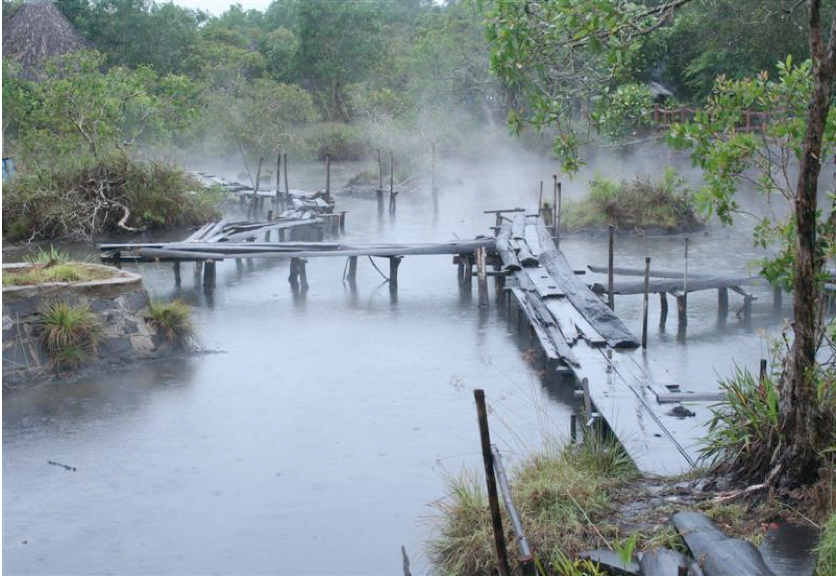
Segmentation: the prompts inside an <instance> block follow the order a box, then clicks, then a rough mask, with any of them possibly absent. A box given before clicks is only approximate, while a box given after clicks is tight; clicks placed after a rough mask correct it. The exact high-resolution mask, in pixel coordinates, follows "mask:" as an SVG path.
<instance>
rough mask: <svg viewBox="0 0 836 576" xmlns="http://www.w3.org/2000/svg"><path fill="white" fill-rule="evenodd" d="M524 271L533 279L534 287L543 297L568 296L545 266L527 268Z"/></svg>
mask: <svg viewBox="0 0 836 576" xmlns="http://www.w3.org/2000/svg"><path fill="white" fill-rule="evenodd" d="M523 273H524V274H525V275H526V276H527V277H528V279H529V280H531V283H532V284H533V285H534V289H535V290H536V291H537V294H539V295H540V297H541V298H562V297H563V296H566V294H564V293H563V291H562V290H560V288H558V287H557V283H555V281H554V279H553V278H552V277H551V276H550V275H549V273H548V271H547V270H546V269H545V268H540V267H539V266H538V267H537V268H525V269H524V270H523Z"/></svg>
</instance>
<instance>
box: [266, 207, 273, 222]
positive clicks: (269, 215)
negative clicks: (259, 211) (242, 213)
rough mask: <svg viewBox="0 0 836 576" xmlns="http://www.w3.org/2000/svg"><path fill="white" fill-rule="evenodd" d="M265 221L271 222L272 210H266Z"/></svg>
mask: <svg viewBox="0 0 836 576" xmlns="http://www.w3.org/2000/svg"><path fill="white" fill-rule="evenodd" d="M267 221H268V222H272V221H273V211H272V210H268V211H267Z"/></svg>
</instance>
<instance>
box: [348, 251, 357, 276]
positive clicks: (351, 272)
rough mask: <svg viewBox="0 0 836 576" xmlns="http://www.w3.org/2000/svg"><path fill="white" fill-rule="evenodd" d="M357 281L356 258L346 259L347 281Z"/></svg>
mask: <svg viewBox="0 0 836 576" xmlns="http://www.w3.org/2000/svg"><path fill="white" fill-rule="evenodd" d="M355 280H357V256H349V257H348V281H349V282H354V281H355Z"/></svg>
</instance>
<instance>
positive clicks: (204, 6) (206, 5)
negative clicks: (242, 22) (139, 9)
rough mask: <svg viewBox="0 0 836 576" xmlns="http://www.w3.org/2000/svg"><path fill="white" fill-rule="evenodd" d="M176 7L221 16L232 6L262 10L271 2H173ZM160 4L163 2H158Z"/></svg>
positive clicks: (269, 0)
mask: <svg viewBox="0 0 836 576" xmlns="http://www.w3.org/2000/svg"><path fill="white" fill-rule="evenodd" d="M173 1H174V3H175V4H177V5H178V6H184V7H186V8H195V9H200V10H205V11H206V12H209V13H211V14H214V15H216V16H217V15H219V14H223V13H224V12H226V10H227V8H229V7H230V6H231V5H232V4H240V5H241V7H242V8H244V10H251V9H255V10H261V11H262V12H264V10H266V9H267V7H268V6H269V5H270V3H271V2H272V0H241V1H240V2H231V1H229V0H173ZM158 3H160V4H162V3H163V2H158Z"/></svg>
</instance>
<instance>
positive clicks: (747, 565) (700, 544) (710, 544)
mask: <svg viewBox="0 0 836 576" xmlns="http://www.w3.org/2000/svg"><path fill="white" fill-rule="evenodd" d="M671 522H672V523H673V525H674V527H676V529H677V531H679V533H680V534H681V535H682V537H683V538H684V539H685V544H687V545H688V549H689V550H690V551H691V554H692V555H693V556H694V558H697V559H699V561H700V564H701V565H702V567H703V570H704V571H705V573H706V574H711V575H712V576H740V575H741V574H746V575H749V576H774V575H775V573H774V572H772V570H770V569H769V567H768V566H767V565H766V563H765V562H764V561H763V557H762V556H761V553H760V552H759V551H758V549H757V548H755V546H754V545H753V544H752V543H751V542H748V541H746V540H738V539H737V538H729V537H728V536H726V535H725V534H724V533H723V531H722V530H720V529H719V528H718V527H717V526H716V524H714V522H712V521H711V520H709V519H708V517H706V516H705V515H704V514H701V513H699V512H677V513H676V514H674V515H673V517H672V518H671Z"/></svg>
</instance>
